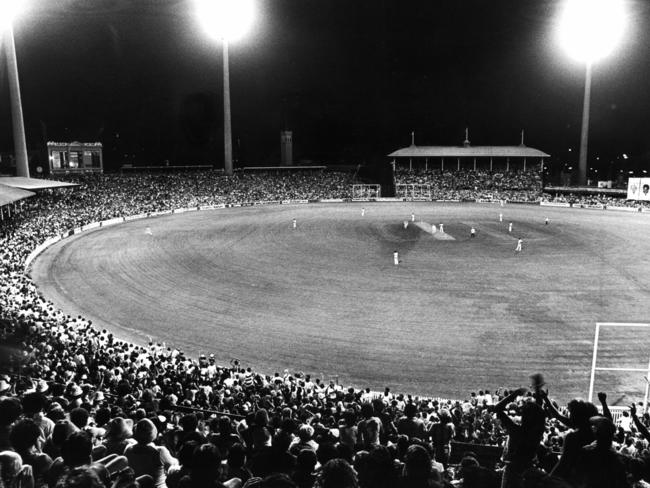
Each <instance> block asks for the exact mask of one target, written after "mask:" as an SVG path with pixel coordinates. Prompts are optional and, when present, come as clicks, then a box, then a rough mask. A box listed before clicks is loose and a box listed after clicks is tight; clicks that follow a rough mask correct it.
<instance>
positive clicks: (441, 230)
mask: <svg viewBox="0 0 650 488" xmlns="http://www.w3.org/2000/svg"><path fill="white" fill-rule="evenodd" d="M440 232H442V233H443V234H444V233H445V231H444V229H443V227H442V224H440Z"/></svg>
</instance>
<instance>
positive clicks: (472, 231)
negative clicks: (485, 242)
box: [469, 227, 476, 238]
mask: <svg viewBox="0 0 650 488" xmlns="http://www.w3.org/2000/svg"><path fill="white" fill-rule="evenodd" d="M469 236H470V237H471V238H474V237H476V229H475V228H474V227H472V228H471V229H470V230H469Z"/></svg>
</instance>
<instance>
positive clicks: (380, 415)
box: [0, 173, 650, 488]
mask: <svg viewBox="0 0 650 488" xmlns="http://www.w3.org/2000/svg"><path fill="white" fill-rule="evenodd" d="M265 178H266V179H268V181H267V183H268V187H267V186H266V184H265V182H264V180H265ZM347 178H348V177H347V176H345V175H339V174H328V173H325V174H322V175H319V176H318V177H316V176H313V175H286V176H275V177H274V176H270V175H268V176H266V177H263V176H256V175H244V176H239V177H234V178H224V180H223V181H222V180H221V179H220V178H218V177H216V176H212V175H205V174H187V175H180V176H178V175H175V176H174V175H158V176H152V175H150V176H138V177H136V176H128V177H114V176H113V177H107V176H97V175H94V176H87V177H80V178H76V180H75V181H77V182H79V183H80V184H81V185H82V186H81V187H80V188H78V189H76V190H64V191H62V192H61V191H60V192H53V193H48V194H44V195H41V196H39V197H37V199H36V200H34V201H32V202H29V203H28V204H26V205H25V206H24V208H23V211H22V212H21V213H20V214H18V215H16V216H14V218H12V219H11V221H9V222H7V221H5V222H3V227H2V233H1V234H0V249H1V250H2V251H0V252H1V254H0V347H1V348H2V349H1V353H0V372H1V373H3V374H2V375H1V376H0V488H5V487H7V488H44V487H45V486H48V487H59V488H154V487H155V488H218V487H222V486H227V487H240V486H245V487H249V488H252V487H258V488H260V487H261V488H275V487H300V488H303V487H304V488H313V487H322V488H329V487H336V488H348V487H350V488H356V487H360V488H382V487H385V488H392V487H398V488H401V487H404V488H407V487H414V488H418V487H450V486H461V487H464V488H472V487H481V488H489V487H492V486H500V485H501V486H503V487H506V488H513V487H533V486H535V487H540V486H568V487H583V486H588V487H592V486H593V487H596V486H598V487H600V486H602V487H619V486H620V487H628V486H633V487H643V486H648V485H647V484H646V483H645V481H643V479H644V478H646V479H650V452H649V451H648V440H650V432H648V429H647V426H648V425H650V419H649V417H648V415H647V414H642V413H641V412H640V411H639V412H637V411H636V407H635V406H634V405H633V406H632V407H631V408H630V410H629V413H628V412H626V414H624V416H623V417H622V419H621V420H620V421H617V422H616V423H615V422H613V421H612V419H611V415H610V413H609V409H608V408H607V403H606V396H605V395H604V394H599V399H600V403H601V404H602V405H601V409H602V414H599V413H598V409H597V408H596V406H595V405H593V404H591V403H589V402H585V401H582V400H573V401H572V402H570V403H569V404H568V405H567V406H566V408H558V405H557V404H556V403H555V402H553V401H551V400H550V399H549V398H548V396H547V395H546V394H545V390H544V388H543V381H542V378H541V376H539V375H538V376H536V377H534V378H533V381H532V385H531V388H530V390H528V389H518V390H511V391H508V390H497V391H495V392H491V391H485V390H481V391H479V392H478V393H476V394H471V395H469V396H468V398H467V399H465V400H462V401H460V400H441V399H431V398H421V397H413V396H409V395H402V394H394V393H393V392H391V391H390V390H389V389H386V390H385V391H384V392H382V393H379V394H377V393H373V392H371V391H370V390H369V389H365V390H359V389H355V388H345V387H342V386H341V385H337V384H335V383H333V382H329V381H322V380H321V379H320V378H316V377H312V376H310V375H307V374H303V373H291V372H289V371H283V372H276V373H274V374H262V373H260V372H257V371H254V370H253V369H251V368H244V367H242V366H241V365H240V364H238V363H237V362H236V361H233V362H231V363H230V364H225V365H224V364H219V363H218V361H217V360H216V359H215V358H214V357H213V356H201V357H199V358H191V357H189V356H187V355H185V354H184V353H183V352H182V351H179V350H177V349H174V348H173V347H168V346H166V345H162V344H157V343H155V342H151V343H149V344H147V345H136V344H132V343H128V342H124V341H121V340H119V338H117V337H115V336H113V335H112V334H111V333H110V332H108V331H106V330H98V329H97V328H95V327H93V324H92V323H91V322H90V321H88V320H86V319H84V318H83V317H72V316H69V315H66V314H64V313H63V312H61V311H59V310H57V309H56V308H55V307H54V306H53V304H52V303H51V302H49V301H48V300H47V299H46V298H44V297H42V296H40V295H39V293H38V291H37V290H36V288H35V286H34V285H33V284H32V282H31V281H30V280H29V278H28V277H26V276H25V275H24V274H23V263H24V259H25V257H26V256H27V255H28V253H29V252H30V251H31V250H32V249H33V248H34V246H35V245H36V244H38V243H40V242H42V241H43V240H44V239H46V238H48V237H51V236H53V235H55V234H56V233H59V232H62V231H63V230H67V229H69V228H71V227H76V226H79V225H83V224H87V223H89V222H92V221H96V220H101V219H107V218H111V217H115V216H121V215H125V214H138V213H144V212H148V211H156V210H162V209H167V208H175V207H180V206H192V205H200V204H211V203H216V202H229V201H232V199H233V197H232V194H236V195H237V198H238V199H249V198H250V199H260V200H274V199H289V198H297V199H305V198H315V197H321V198H327V197H330V198H337V197H338V198H342V197H345V196H346V194H345V193H344V192H347V191H349V184H348V183H346V181H347ZM316 179H317V182H316V181H315V180H316ZM210 182H212V183H210ZM303 184H304V185H305V186H304V188H303V186H302V185H303ZM346 185H347V186H346ZM229 192H233V193H229ZM456 442H464V443H471V444H474V445H475V446H476V448H475V449H472V448H471V447H470V448H466V449H465V450H464V451H463V452H462V453H460V456H457V457H458V460H457V461H454V462H452V454H453V452H452V446H453V445H456V444H454V443H456ZM484 445H492V446H499V447H501V448H503V457H502V462H501V463H499V465H498V466H496V467H494V466H491V465H488V464H487V463H485V461H484V459H483V458H482V457H481V455H480V454H479V453H478V452H479V451H480V449H479V447H480V446H484ZM475 451H476V452H475Z"/></svg>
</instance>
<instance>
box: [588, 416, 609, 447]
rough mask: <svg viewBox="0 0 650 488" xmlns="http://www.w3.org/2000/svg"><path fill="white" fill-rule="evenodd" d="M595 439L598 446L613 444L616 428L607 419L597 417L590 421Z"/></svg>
mask: <svg viewBox="0 0 650 488" xmlns="http://www.w3.org/2000/svg"><path fill="white" fill-rule="evenodd" d="M589 422H590V423H591V428H592V430H593V432H594V437H595V438H596V441H597V442H598V444H611V442H612V440H613V439H614V434H615V433H616V426H615V425H614V423H613V422H612V421H611V420H610V419H608V418H607V417H603V416H602V415H595V416H593V417H591V418H590V419H589Z"/></svg>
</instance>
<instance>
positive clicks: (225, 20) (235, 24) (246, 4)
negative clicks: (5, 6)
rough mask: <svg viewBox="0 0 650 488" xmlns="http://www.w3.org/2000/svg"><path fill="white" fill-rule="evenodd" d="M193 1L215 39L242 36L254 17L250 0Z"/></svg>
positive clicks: (201, 18) (208, 31) (202, 21)
mask: <svg viewBox="0 0 650 488" xmlns="http://www.w3.org/2000/svg"><path fill="white" fill-rule="evenodd" d="M0 1H2V0H0ZM195 1H196V7H197V9H196V10H197V15H198V16H199V20H200V22H201V23H202V24H203V27H204V29H205V30H206V32H207V33H208V35H210V36H212V37H214V38H215V39H225V40H227V41H236V40H237V39H240V38H242V37H244V35H246V33H247V32H248V30H249V29H250V27H251V25H252V23H253V20H254V18H255V6H254V4H253V1H252V0H195Z"/></svg>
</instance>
